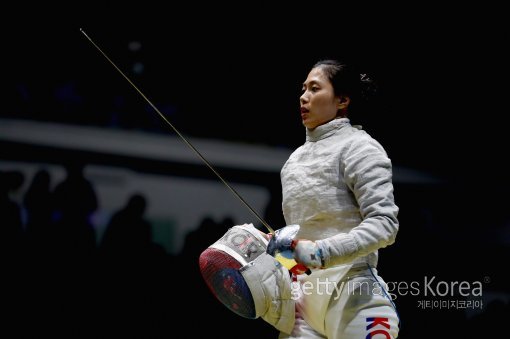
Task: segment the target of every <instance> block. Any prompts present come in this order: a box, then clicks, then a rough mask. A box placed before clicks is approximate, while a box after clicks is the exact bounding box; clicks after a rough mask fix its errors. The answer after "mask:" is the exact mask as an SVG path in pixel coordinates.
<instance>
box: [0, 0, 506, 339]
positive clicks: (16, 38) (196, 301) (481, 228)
mask: <svg viewBox="0 0 510 339" xmlns="http://www.w3.org/2000/svg"><path fill="white" fill-rule="evenodd" d="M138 6H142V4H139V5H138ZM373 10H374V11H373V12H372V11H371V12H370V13H368V12H360V13H359V12H358V13H351V12H350V11H349V10H348V9H346V8H344V7H342V6H341V5H339V4H338V5H335V6H329V5H326V4H323V5H313V6H306V7H305V6H303V5H299V6H297V5H292V8H290V6H289V7H284V6H279V7H276V6H273V5H269V4H251V5H245V6H230V5H229V6H227V5H223V6H222V5H218V4H215V5H205V6H204V5H202V4H200V5H198V4H188V5H187V6H185V7H184V8H181V9H177V8H174V7H173V6H170V7H169V8H167V9H163V8H158V7H154V6H149V5H147V6H144V7H143V8H142V7H134V6H128V5H124V4H123V5H120V4H118V5H113V4H103V5H101V6H92V5H89V6H86V5H85V4H82V5H81V6H77V7H76V8H66V7H61V8H55V11H60V12H59V13H62V14H58V15H57V14H54V13H56V12H53V14H52V10H50V8H45V10H44V11H41V12H40V13H38V12H37V11H36V10H35V9H33V10H32V11H31V13H30V15H28V14H27V15H23V14H20V13H24V12H21V11H20V10H16V11H14V10H13V11H12V12H10V11H7V12H8V13H11V14H12V15H14V16H15V17H16V20H14V22H15V23H14V24H9V25H8V27H5V28H4V29H3V37H4V39H3V53H2V54H3V55H4V57H6V58H5V59H4V62H3V66H4V72H3V73H4V78H3V79H4V85H5V86H6V87H4V88H6V92H4V95H5V96H4V100H3V104H2V109H1V112H0V116H1V117H2V118H16V119H27V120H35V121H57V122H65V123H70V124H78V125H89V126H99V127H109V128H112V129H127V130H141V131H151V132H154V133H169V130H168V128H166V127H165V126H164V125H163V124H162V123H161V121H160V120H159V118H158V117H157V116H156V115H155V114H154V112H152V111H151V109H150V108H149V107H148V106H147V104H146V103H145V102H144V101H143V100H142V99H141V98H140V96H139V95H138V94H137V93H136V92H135V91H134V90H133V89H132V88H131V87H130V86H129V84H128V83H127V82H126V81H125V80H124V79H123V78H122V77H121V76H120V75H119V74H118V73H117V72H116V71H115V70H114V68H113V67H112V66H111V65H109V64H108V63H107V62H106V60H105V59H104V58H103V57H102V56H101V55H100V54H99V53H98V51H97V50H96V49H95V48H94V47H93V46H92V45H91V44H90V42H89V41H88V40H87V39H86V38H85V37H84V36H83V35H82V34H81V33H80V31H79V29H80V28H83V29H84V30H85V31H86V33H87V34H88V35H89V36H90V37H91V38H92V39H93V40H94V41H95V42H96V43H97V44H98V45H99V46H100V47H101V48H102V49H103V51H104V52H105V53H107V55H108V56H109V57H110V58H111V59H112V60H113V61H114V62H115V63H116V64H117V65H118V66H119V67H120V69H122V70H125V72H126V74H127V75H128V76H130V77H131V78H132V80H133V81H134V82H135V83H136V84H137V85H138V86H139V88H140V89H141V90H142V91H143V92H144V93H145V94H146V95H147V96H148V97H149V98H150V99H151V101H153V103H154V104H155V105H156V106H157V107H158V108H159V109H160V110H161V111H162V112H163V113H164V114H165V116H167V117H168V118H169V119H170V120H171V121H172V122H173V123H174V124H175V125H176V126H177V127H178V128H179V130H180V131H181V132H183V133H184V134H185V135H188V136H194V137H201V138H213V139H221V140H227V141H235V142H240V143H252V144H262V145H267V146H271V147H289V148H296V147H298V146H299V145H301V144H302V143H303V141H304V130H303V128H302V126H301V123H300V117H299V111H298V109H299V100H298V99H299V95H300V90H301V83H302V82H303V81H304V79H305V78H306V75H307V72H308V70H309V69H310V67H311V65H313V63H315V62H316V61H317V60H318V59H322V58H328V57H338V58H341V59H344V60H346V61H348V62H350V63H353V64H355V65H357V66H358V67H359V68H360V70H364V71H366V72H367V73H368V74H370V75H371V76H372V77H373V78H374V79H375V80H376V81H377V82H378V84H379V91H378V97H377V100H376V101H374V102H373V103H372V106H370V108H371V110H370V111H367V112H362V113H360V114H359V115H358V116H353V117H352V122H353V123H355V124H361V125H363V126H364V129H365V130H367V131H368V132H369V133H370V134H371V135H372V136H374V137H375V138H376V139H377V140H379V141H380V142H381V144H382V145H383V146H384V147H385V149H386V150H387V152H388V154H389V156H390V158H391V159H392V162H393V164H394V166H400V167H408V168H413V169H417V170H419V171H422V172H424V173H429V174H431V175H434V176H435V177H437V178H439V179H440V182H439V183H437V184H430V185H415V184H413V183H406V184H398V185H396V187H395V197H396V201H397V204H398V205H399V207H400V208H401V213H400V218H399V219H400V223H401V230H400V232H399V236H398V238H397V242H396V243H395V244H394V245H393V246H391V247H389V248H387V249H384V250H382V251H381V252H380V257H381V260H380V265H379V270H380V273H381V275H382V276H383V277H384V278H385V279H386V280H387V281H413V280H420V281H421V280H422V279H423V277H424V276H429V277H431V276H437V279H438V280H439V279H442V280H446V281H461V280H465V281H470V282H472V281H484V285H483V287H484V295H485V296H498V297H497V298H496V297H494V298H492V299H493V301H494V302H493V303H489V304H486V305H484V309H483V312H482V313H481V314H477V315H476V316H470V314H469V313H468V312H465V311H463V310H430V309H428V310H427V309H419V308H418V306H417V302H418V300H420V298H419V297H402V298H399V299H397V300H396V303H397V307H398V309H399V311H400V316H401V320H402V330H401V337H403V338H406V337H409V338H417V337H424V338H428V337H436V338H447V337H450V335H453V334H456V335H459V333H460V334H465V335H468V334H472V333H476V334H482V333H483V334H486V335H487V334H491V335H492V333H494V334H496V333H497V331H498V328H499V327H498V326H499V324H500V321H501V319H503V317H504V316H505V315H506V316H508V307H509V306H508V298H509V294H508V293H509V292H508V286H507V285H508V279H506V278H504V274H503V271H504V267H506V266H507V259H508V246H509V244H510V234H509V227H510V224H509V220H510V219H509V213H508V207H507V203H508V200H509V199H508V195H507V192H508V188H509V186H510V185H509V180H508V177H507V172H508V165H507V160H508V159H507V158H508V149H507V144H508V141H507V139H506V125H505V124H504V123H503V121H504V120H505V115H506V105H505V104H504V102H503V98H504V93H503V92H504V91H505V90H506V89H507V88H508V85H507V83H508V80H507V79H508V77H507V73H506V68H507V66H506V64H504V60H505V56H504V54H503V53H504V51H503V50H504V47H505V45H506V42H507V41H508V33H507V32H506V31H505V30H504V27H503V26H504V25H503V21H501V20H500V19H499V18H498V12H499V11H498V9H496V8H478V7H477V8H475V7H471V8H469V7H463V8H454V9H446V8H441V9H438V8H434V9H432V8H425V7H423V8H418V9H408V11H407V12H406V14H405V15H404V14H402V15H400V14H399V15H397V14H396V12H395V11H394V10H393V9H392V8H387V7H385V8H380V9H376V8H374V9H373ZM384 11H387V12H388V13H390V14H389V15H383V13H386V12H384ZM131 41H139V42H140V43H141V49H140V50H139V51H136V52H134V51H130V50H129V49H128V44H129V42H131ZM137 62H140V63H142V64H143V66H144V69H143V72H142V73H140V74H138V73H136V72H134V71H133V65H134V64H135V63H137ZM140 112H141V113H143V114H140ZM170 133H172V132H170ZM8 146H10V145H5V144H4V145H2V148H3V150H2V154H3V156H2V158H3V159H6V160H8V159H13V157H12V156H10V155H8V153H9V152H10V151H11V150H12V151H13V152H14V151H15V149H14V148H12V149H11V148H7V147H8ZM16 158H20V156H19V155H18V156H16ZM21 158H24V160H26V161H30V160H31V159H36V158H37V156H36V154H35V153H30V151H27V152H26V153H24V154H23V155H22V156H21ZM38 160H40V159H38ZM276 182H277V181H276ZM267 185H268V187H270V188H271V189H276V191H278V188H279V187H278V184H273V183H272V182H271V183H268V184H267ZM275 201H276V204H279V201H278V199H275ZM272 218H275V219H274V220H278V221H279V216H273V217H272ZM275 224H276V223H275ZM223 226H228V225H223ZM223 231H224V229H223V228H222V229H221V231H219V232H218V234H219V235H221V234H222V233H223ZM218 234H213V235H209V237H207V236H206V235H199V234H196V235H193V236H194V237H195V239H200V240H195V244H194V246H193V248H187V249H186V250H188V251H189V252H187V253H184V252H183V253H182V254H180V255H178V256H175V257H174V256H168V255H165V254H162V253H160V252H158V251H157V250H154V251H152V252H151V251H149V252H150V254H147V253H145V254H144V255H139V256H136V255H133V256H132V257H130V255H128V254H126V255H125V256H124V257H123V259H122V260H121V259H119V258H114V259H112V258H109V259H107V258H106V259H105V257H103V256H102V255H99V254H93V255H92V257H88V256H86V257H83V258H82V257H81V256H79V257H78V258H77V259H76V260H78V261H70V260H69V261H67V260H64V259H62V257H65V255H62V254H61V253H60V254H58V255H57V254H55V253H51V254H48V255H50V256H53V257H51V258H52V260H51V261H49V262H51V263H52V264H49V265H48V264H47V263H48V261H44V263H45V264H44V265H43V264H41V263H38V262H37V261H34V260H33V257H32V256H30V255H26V253H29V252H30V251H29V250H28V251H22V253H19V252H20V251H18V252H14V253H16V254H15V255H13V254H12V253H13V252H10V247H9V246H7V247H6V249H9V251H6V253H7V254H6V256H5V257H4V258H6V259H7V262H8V263H10V264H11V265H10V266H9V267H10V269H9V270H8V271H6V274H5V275H4V276H6V277H9V278H8V279H7V281H8V282H9V283H10V285H9V286H10V287H11V288H12V292H9V290H8V289H7V290H6V292H7V294H8V295H11V296H15V297H13V298H12V299H13V300H12V303H7V304H6V305H8V306H6V307H7V313H8V314H9V315H10V316H9V318H8V319H9V320H8V321H7V322H6V323H7V324H8V325H11V326H13V328H15V330H16V331H18V332H17V333H19V334H20V335H24V334H32V333H36V334H39V333H45V334H46V333H47V334H65V335H68V336H70V337H97V336H103V335H105V334H111V335H114V336H117V335H119V336H120V335H122V336H124V335H128V336H130V335H132V336H137V337H168V336H171V335H175V333H177V332H178V331H185V332H186V333H187V334H186V335H185V336H186V337H188V336H189V337H201V336H204V335H208V336H212V337H215V336H221V337H253V338H256V337H263V336H265V337H271V336H273V337H275V336H276V332H274V331H273V330H272V329H271V328H270V327H269V326H268V325H267V324H265V323H264V322H263V321H262V320H260V319H259V320H256V321H252V320H245V319H242V318H240V317H238V316H236V315H234V314H233V313H231V312H230V311H228V310H226V309H225V308H224V307H223V306H222V305H221V304H220V303H218V302H217V301H215V300H214V299H213V297H212V296H211V295H209V294H210V293H209V292H208V291H207V290H206V286H205V284H203V282H202V281H201V278H200V277H199V275H198V271H197V269H196V266H193V265H196V261H195V260H196V257H197V255H198V253H200V251H201V250H202V249H203V248H205V247H206V246H207V245H208V244H210V243H211V242H212V241H214V240H215V239H217V238H218V237H219V235H218ZM73 260H74V259H73ZM108 260H113V261H108ZM11 277H12V278H11ZM184 277H186V279H185V281H186V282H184V283H183V281H184ZM486 281H490V282H486ZM149 282H151V283H150V284H149ZM180 286H182V293H175V291H176V289H178V288H180ZM453 299H459V298H455V297H454V298H453ZM487 300H489V299H487ZM487 300H486V301H487ZM489 301H490V300H489ZM4 314H5V313H4ZM244 325H245V326H246V328H245V329H243V326H244ZM440 326H442V328H444V330H440V331H439V330H438V328H440ZM228 328H234V330H233V332H230V333H226V332H224V331H226V330H227V329H228ZM239 331H241V333H239ZM429 331H430V332H433V333H432V334H429ZM490 337H491V336H490Z"/></svg>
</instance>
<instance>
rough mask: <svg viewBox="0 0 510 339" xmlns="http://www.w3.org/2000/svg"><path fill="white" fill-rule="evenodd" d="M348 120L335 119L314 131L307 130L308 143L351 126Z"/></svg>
mask: <svg viewBox="0 0 510 339" xmlns="http://www.w3.org/2000/svg"><path fill="white" fill-rule="evenodd" d="M349 122H350V121H349V119H348V118H338V119H333V120H331V121H330V122H327V123H325V124H324V125H320V126H317V127H315V128H314V129H308V128H307V129H306V141H312V142H313V141H318V140H321V139H324V138H327V137H329V136H330V135H332V134H334V133H335V131H336V130H338V129H340V128H342V127H343V126H346V125H348V124H349Z"/></svg>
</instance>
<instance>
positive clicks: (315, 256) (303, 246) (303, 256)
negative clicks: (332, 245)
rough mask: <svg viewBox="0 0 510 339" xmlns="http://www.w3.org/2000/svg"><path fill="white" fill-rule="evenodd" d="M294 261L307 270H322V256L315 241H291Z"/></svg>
mask: <svg viewBox="0 0 510 339" xmlns="http://www.w3.org/2000/svg"><path fill="white" fill-rule="evenodd" d="M292 247H293V249H294V260H296V261H297V262H298V263H300V264H303V265H305V266H306V267H308V268H323V267H324V256H323V254H322V250H321V249H320V247H319V246H317V243H316V242H315V241H311V240H306V239H297V240H293V241H292Z"/></svg>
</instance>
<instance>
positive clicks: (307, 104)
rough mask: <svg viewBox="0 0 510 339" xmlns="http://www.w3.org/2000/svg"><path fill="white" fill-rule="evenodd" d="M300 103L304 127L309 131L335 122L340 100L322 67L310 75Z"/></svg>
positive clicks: (304, 86) (313, 70)
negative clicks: (329, 122) (332, 121)
mask: <svg viewBox="0 0 510 339" xmlns="http://www.w3.org/2000/svg"><path fill="white" fill-rule="evenodd" d="M299 101H300V105H301V119H302V121H303V125H305V127H307V128H309V129H314V128H315V127H317V126H320V125H322V124H325V123H327V122H328V121H331V120H333V119H334V118H335V117H336V116H337V112H338V110H339V108H340V107H339V105H340V98H339V97H336V96H335V92H334V90H333V85H332V84H331V82H330V81H329V79H328V78H327V76H326V75H325V74H324V72H323V71H322V68H321V67H316V68H313V69H312V70H311V71H310V73H308V77H307V78H306V80H305V82H304V83H303V94H302V95H301V97H300V98H299Z"/></svg>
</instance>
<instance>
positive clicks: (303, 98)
mask: <svg viewBox="0 0 510 339" xmlns="http://www.w3.org/2000/svg"><path fill="white" fill-rule="evenodd" d="M307 102H308V96H307V95H306V91H305V92H304V93H303V94H301V96H300V97H299V103H300V104H301V105H303V104H305V103H307Z"/></svg>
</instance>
